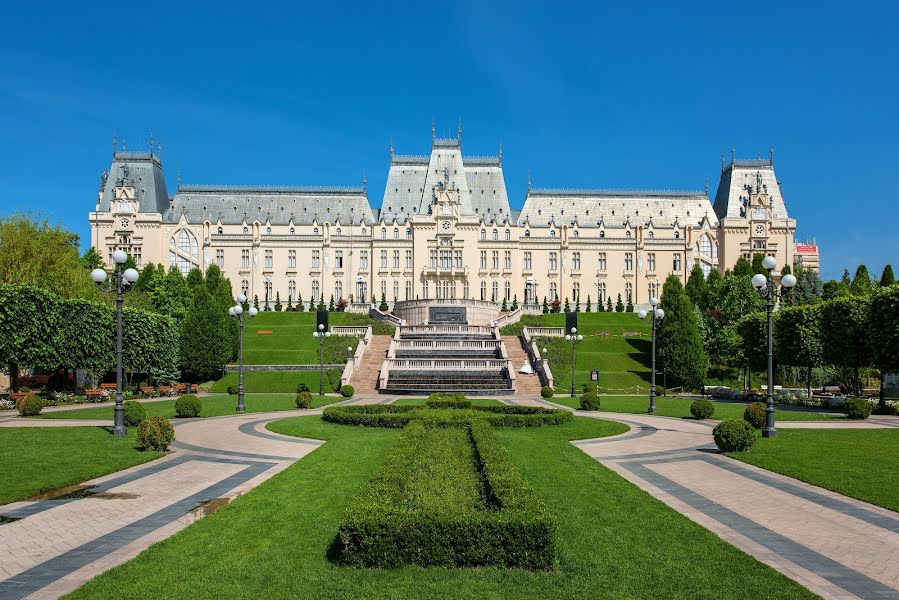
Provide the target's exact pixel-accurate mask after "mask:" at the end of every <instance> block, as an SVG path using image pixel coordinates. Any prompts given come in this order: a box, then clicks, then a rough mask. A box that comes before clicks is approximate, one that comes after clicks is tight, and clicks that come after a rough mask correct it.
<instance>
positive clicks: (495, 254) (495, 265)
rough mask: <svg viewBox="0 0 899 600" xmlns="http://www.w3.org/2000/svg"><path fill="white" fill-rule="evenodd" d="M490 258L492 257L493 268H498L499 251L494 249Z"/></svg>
mask: <svg viewBox="0 0 899 600" xmlns="http://www.w3.org/2000/svg"><path fill="white" fill-rule="evenodd" d="M491 258H493V270H494V271H495V270H497V269H499V251H498V250H494V251H493V253H492V256H491Z"/></svg>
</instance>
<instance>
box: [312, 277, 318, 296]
mask: <svg viewBox="0 0 899 600" xmlns="http://www.w3.org/2000/svg"><path fill="white" fill-rule="evenodd" d="M318 293H319V288H318V280H317V279H313V280H312V299H313V300H314V301H316V302H318V298H319V296H318Z"/></svg>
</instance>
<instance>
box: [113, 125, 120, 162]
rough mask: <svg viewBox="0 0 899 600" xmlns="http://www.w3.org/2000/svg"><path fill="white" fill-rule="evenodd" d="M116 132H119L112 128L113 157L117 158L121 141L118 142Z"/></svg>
mask: <svg viewBox="0 0 899 600" xmlns="http://www.w3.org/2000/svg"><path fill="white" fill-rule="evenodd" d="M116 133H117V132H116V130H115V129H113V130H112V156H113V158H115V152H116V149H117V147H118V145H119V143H118V137H117V136H116Z"/></svg>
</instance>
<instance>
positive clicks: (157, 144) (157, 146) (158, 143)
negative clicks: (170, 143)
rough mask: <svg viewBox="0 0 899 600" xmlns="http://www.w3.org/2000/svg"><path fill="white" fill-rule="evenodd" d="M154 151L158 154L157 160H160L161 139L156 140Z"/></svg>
mask: <svg viewBox="0 0 899 600" xmlns="http://www.w3.org/2000/svg"><path fill="white" fill-rule="evenodd" d="M156 153H157V154H158V155H159V160H162V141H161V140H160V141H157V142H156Z"/></svg>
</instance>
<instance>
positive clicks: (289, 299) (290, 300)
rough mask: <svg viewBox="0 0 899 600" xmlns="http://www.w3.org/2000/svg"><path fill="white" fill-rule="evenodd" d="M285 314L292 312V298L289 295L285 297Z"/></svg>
mask: <svg viewBox="0 0 899 600" xmlns="http://www.w3.org/2000/svg"><path fill="white" fill-rule="evenodd" d="M285 312H293V298H291V297H290V295H288V296H287V308H286V309H285Z"/></svg>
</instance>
